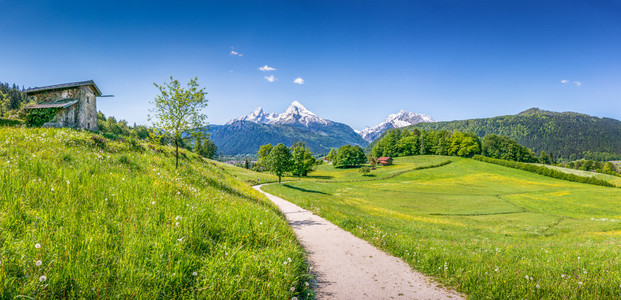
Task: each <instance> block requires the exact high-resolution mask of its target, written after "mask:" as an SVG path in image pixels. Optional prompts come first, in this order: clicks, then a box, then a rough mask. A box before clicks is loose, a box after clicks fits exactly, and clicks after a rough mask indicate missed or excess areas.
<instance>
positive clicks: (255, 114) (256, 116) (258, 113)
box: [226, 101, 331, 127]
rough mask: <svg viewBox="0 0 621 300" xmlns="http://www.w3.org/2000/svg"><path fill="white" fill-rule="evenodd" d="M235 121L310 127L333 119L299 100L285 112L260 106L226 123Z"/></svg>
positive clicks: (326, 123)
mask: <svg viewBox="0 0 621 300" xmlns="http://www.w3.org/2000/svg"><path fill="white" fill-rule="evenodd" d="M235 121H249V122H253V123H261V124H272V125H303V126H305V127H309V126H311V125H328V123H330V122H331V121H328V120H324V119H322V118H320V117H319V116H317V115H316V114H314V113H313V112H311V111H310V110H308V109H306V107H304V105H302V104H301V103H300V102H298V101H293V102H292V103H291V105H289V108H287V110H286V111H285V112H284V113H281V114H277V113H266V112H265V111H263V108H261V107H258V108H257V109H255V110H254V111H252V112H251V113H250V114H248V115H246V116H243V117H241V118H237V119H233V120H231V121H228V122H227V123H226V124H232V123H233V122H235Z"/></svg>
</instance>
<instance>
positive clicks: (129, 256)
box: [0, 127, 312, 299]
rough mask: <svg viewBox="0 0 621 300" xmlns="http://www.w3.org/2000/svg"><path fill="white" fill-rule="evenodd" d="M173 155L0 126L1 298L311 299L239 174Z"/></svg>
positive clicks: (260, 200) (294, 253)
mask: <svg viewBox="0 0 621 300" xmlns="http://www.w3.org/2000/svg"><path fill="white" fill-rule="evenodd" d="M173 151H174V150H173V149H171V148H169V147H162V146H153V145H149V144H146V143H135V142H130V141H128V142H114V141H109V140H105V139H102V138H99V137H97V136H94V135H92V134H91V133H87V132H82V131H77V130H69V129H26V128H11V127H0V299H58V298H86V299H95V298H115V299H192V298H201V299H235V298H243V299H260V298H262V299H290V298H292V297H294V296H295V297H298V298H305V297H307V296H308V295H309V294H310V296H312V292H311V291H310V290H308V288H306V284H305V283H306V282H307V281H308V275H307V270H306V265H305V263H304V261H305V255H304V252H303V250H302V248H301V247H300V246H299V244H298V243H297V241H296V238H295V235H294V233H293V231H292V230H291V229H290V228H289V226H288V224H287V222H286V221H285V219H284V217H283V216H282V214H281V213H280V212H279V211H278V210H277V208H276V207H275V206H274V205H273V204H272V203H271V202H270V201H269V200H267V199H266V198H265V197H263V196H262V195H261V194H260V193H258V192H256V191H254V190H253V189H252V188H251V187H249V186H248V185H247V184H246V183H245V182H243V181H244V180H242V179H237V178H235V177H234V176H238V177H241V175H240V174H242V173H244V172H245V171H239V170H236V171H233V169H232V168H227V167H225V166H222V165H221V164H219V163H215V162H213V161H209V160H205V159H203V158H201V157H199V156H196V155H194V154H192V153H189V152H186V151H183V152H182V156H183V159H182V160H181V165H180V168H179V169H178V170H175V167H174V166H175V164H174V154H173ZM236 172H238V173H239V174H237V173H236ZM231 173H233V175H231ZM245 176H250V177H253V178H247V179H257V180H265V181H267V180H268V177H269V176H270V175H260V174H259V175H257V174H250V173H248V174H246V175H245ZM255 177H256V178H255Z"/></svg>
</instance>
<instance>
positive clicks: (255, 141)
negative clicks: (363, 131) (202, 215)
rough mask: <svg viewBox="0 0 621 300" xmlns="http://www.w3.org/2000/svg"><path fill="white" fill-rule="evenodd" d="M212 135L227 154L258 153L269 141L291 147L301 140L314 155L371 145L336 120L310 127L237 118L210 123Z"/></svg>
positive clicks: (219, 148)
mask: <svg viewBox="0 0 621 300" xmlns="http://www.w3.org/2000/svg"><path fill="white" fill-rule="evenodd" d="M209 134H210V135H209V138H210V139H211V140H212V141H213V142H214V143H215V144H216V146H218V152H219V153H222V154H224V155H235V154H256V153H257V151H259V147H261V145H265V144H268V143H271V144H273V145H276V144H278V143H283V144H285V145H287V146H291V145H292V144H293V143H294V142H297V141H302V142H305V143H306V146H308V147H309V148H310V149H311V151H312V152H313V153H315V154H327V153H328V152H330V149H331V148H338V147H340V146H343V145H359V146H362V147H364V146H366V145H367V144H368V143H367V141H365V140H363V139H362V138H361V137H360V136H359V135H358V134H357V133H356V132H355V131H354V130H353V129H351V127H349V126H347V125H345V124H341V123H336V122H331V123H330V124H327V125H319V124H316V125H313V126H311V127H310V128H307V127H303V126H289V125H273V124H260V123H254V122H250V121H239V120H238V121H234V122H231V123H230V124H227V125H210V126H209Z"/></svg>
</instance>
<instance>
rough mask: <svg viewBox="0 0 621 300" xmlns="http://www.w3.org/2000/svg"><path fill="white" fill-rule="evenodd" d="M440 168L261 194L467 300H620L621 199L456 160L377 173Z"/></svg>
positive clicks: (613, 193) (407, 163)
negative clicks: (291, 204) (281, 201)
mask: <svg viewBox="0 0 621 300" xmlns="http://www.w3.org/2000/svg"><path fill="white" fill-rule="evenodd" d="M446 159H450V160H451V161H452V163H450V164H448V165H445V166H441V167H437V168H430V169H422V170H415V171H411V172H407V173H403V174H400V175H398V176H395V177H393V178H389V179H385V180H377V181H361V182H327V181H326V180H325V179H322V181H321V182H319V181H301V182H290V183H285V184H280V185H278V184H273V185H268V186H264V187H263V189H264V190H265V191H267V192H270V193H272V194H275V195H279V196H281V197H283V198H285V199H287V200H290V201H292V202H294V203H296V204H298V205H300V206H302V207H305V208H307V209H310V210H312V211H314V212H316V213H318V214H319V215H321V216H323V217H325V218H327V219H328V220H330V221H332V222H333V223H335V224H337V225H338V226H340V227H342V228H344V229H346V230H348V231H350V232H352V233H353V234H355V235H356V236H358V237H361V238H363V239H365V240H367V241H369V242H371V243H372V244H374V245H376V246H378V247H380V248H382V249H384V250H386V251H388V252H390V253H392V254H394V255H396V256H398V257H401V258H403V259H404V260H405V261H406V262H407V263H409V264H410V265H411V266H412V267H413V268H414V269H417V270H420V271H422V272H424V273H426V274H429V275H433V276H435V277H437V278H438V280H439V281H441V282H443V283H445V284H447V285H449V286H451V287H454V288H456V289H458V290H459V291H462V292H464V293H465V294H467V295H468V296H470V297H471V298H474V299H481V298H493V299H507V298H510V299H519V298H523V299H536V298H544V299H549V298H552V299H577V298H581V299H585V298H587V299H619V298H621V253H620V252H621V189H619V188H609V187H600V186H594V185H589V184H581V183H575V182H569V181H563V180H558V179H554V178H550V177H545V176H541V175H537V174H534V173H529V172H526V171H521V170H516V169H512V168H507V167H502V166H498V165H494V164H488V163H484V162H479V161H475V160H472V159H465V158H458V157H442V156H414V157H403V158H396V159H395V165H394V166H392V167H382V168H385V169H384V170H385V171H387V170H389V169H391V168H392V169H394V170H397V169H401V170H405V169H408V168H413V167H415V166H419V165H421V164H425V163H428V164H435V163H437V162H439V161H441V160H446ZM380 170H382V169H378V171H380ZM320 172H321V173H320ZM355 172H356V170H354V169H350V170H335V169H329V168H325V167H321V168H320V169H319V170H318V171H317V172H316V173H314V174H313V175H321V177H322V178H332V179H334V180H335V181H340V180H342V181H345V180H346V179H350V178H357V176H358V175H357V174H356V173H355ZM378 173H379V172H378Z"/></svg>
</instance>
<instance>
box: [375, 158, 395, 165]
mask: <svg viewBox="0 0 621 300" xmlns="http://www.w3.org/2000/svg"><path fill="white" fill-rule="evenodd" d="M377 164H378V165H382V166H390V165H392V158H390V157H380V158H378V159H377Z"/></svg>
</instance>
